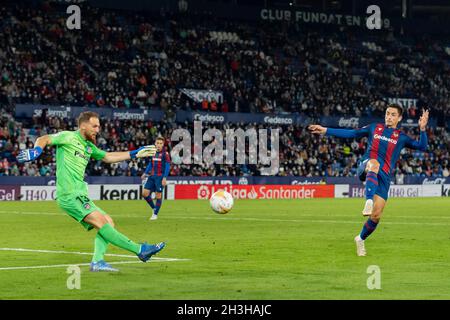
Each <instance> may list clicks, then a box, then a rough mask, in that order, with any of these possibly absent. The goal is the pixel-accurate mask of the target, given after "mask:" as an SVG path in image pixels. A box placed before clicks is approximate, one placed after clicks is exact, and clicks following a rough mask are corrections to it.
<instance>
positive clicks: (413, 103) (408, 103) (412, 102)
mask: <svg viewBox="0 0 450 320" xmlns="http://www.w3.org/2000/svg"><path fill="white" fill-rule="evenodd" d="M385 100H386V101H387V102H388V103H389V104H391V103H395V104H399V105H401V106H402V107H403V108H404V109H408V108H410V107H417V105H418V102H419V99H415V98H398V97H386V98H385Z"/></svg>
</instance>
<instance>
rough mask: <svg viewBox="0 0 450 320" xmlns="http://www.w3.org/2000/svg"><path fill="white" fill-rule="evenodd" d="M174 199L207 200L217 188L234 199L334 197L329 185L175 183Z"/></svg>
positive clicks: (332, 189) (332, 188) (331, 187)
mask: <svg viewBox="0 0 450 320" xmlns="http://www.w3.org/2000/svg"><path fill="white" fill-rule="evenodd" d="M174 188H175V189H174V199H175V200H178V199H192V200H194V199H197V200H207V199H209V198H210V196H211V195H212V194H213V193H214V192H216V191H217V190H220V189H223V190H226V191H228V192H229V193H230V194H231V195H232V196H233V198H234V199H312V198H334V186H329V185H312V186H311V185H302V186H299V185H296V186H292V185H222V186H220V187H219V186H217V185H175V186H174Z"/></svg>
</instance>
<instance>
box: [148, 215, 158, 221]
mask: <svg viewBox="0 0 450 320" xmlns="http://www.w3.org/2000/svg"><path fill="white" fill-rule="evenodd" d="M156 219H158V215H157V214H152V216H151V217H150V220H156Z"/></svg>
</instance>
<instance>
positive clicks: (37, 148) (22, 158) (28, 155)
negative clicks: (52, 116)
mask: <svg viewBox="0 0 450 320" xmlns="http://www.w3.org/2000/svg"><path fill="white" fill-rule="evenodd" d="M50 143H51V139H50V136H49V135H45V136H41V137H39V138H37V139H36V142H35V143H34V148H31V149H24V150H21V151H20V152H19V154H18V156H17V161H19V162H20V163H22V162H26V161H33V160H36V159H37V158H38V157H39V156H40V155H41V153H42V151H43V150H44V149H45V147H46V146H47V145H49V144H50Z"/></svg>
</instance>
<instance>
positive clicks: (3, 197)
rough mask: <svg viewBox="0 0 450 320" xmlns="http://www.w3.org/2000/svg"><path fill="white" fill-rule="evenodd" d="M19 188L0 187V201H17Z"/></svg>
mask: <svg viewBox="0 0 450 320" xmlns="http://www.w3.org/2000/svg"><path fill="white" fill-rule="evenodd" d="M19 195H20V187H19V186H8V185H0V201H14V200H19Z"/></svg>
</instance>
